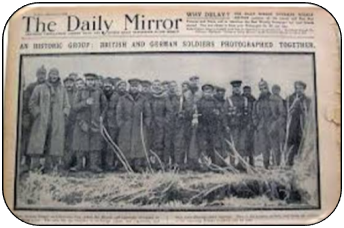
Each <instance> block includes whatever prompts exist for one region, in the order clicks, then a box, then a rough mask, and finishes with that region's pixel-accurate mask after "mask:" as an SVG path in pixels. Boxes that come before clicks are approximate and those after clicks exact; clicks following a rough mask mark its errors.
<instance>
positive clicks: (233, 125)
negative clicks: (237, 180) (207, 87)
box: [224, 80, 252, 170]
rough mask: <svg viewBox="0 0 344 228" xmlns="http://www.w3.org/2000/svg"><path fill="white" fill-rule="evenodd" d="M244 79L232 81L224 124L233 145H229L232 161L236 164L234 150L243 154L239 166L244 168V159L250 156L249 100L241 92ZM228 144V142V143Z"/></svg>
mask: <svg viewBox="0 0 344 228" xmlns="http://www.w3.org/2000/svg"><path fill="white" fill-rule="evenodd" d="M241 84H242V81H240V80H234V81H232V82H231V85H232V95H231V96H230V97H228V98H227V99H226V102H225V105H224V112H225V115H224V125H225V128H226V139H227V141H229V142H230V143H231V144H232V145H233V146H234V148H233V146H232V147H229V148H228V150H229V151H230V163H231V164H232V165H234V163H235V156H236V155H237V154H236V153H235V152H234V150H236V152H237V153H238V154H239V155H240V156H241V159H238V161H239V162H238V165H237V168H238V169H240V170H244V167H245V166H244V164H243V159H246V158H247V157H248V158H249V159H252V158H251V157H250V154H248V152H247V150H246V138H247V124H248V118H249V115H248V100H247V98H246V97H244V96H243V95H242V94H241ZM227 146H228V144H227Z"/></svg>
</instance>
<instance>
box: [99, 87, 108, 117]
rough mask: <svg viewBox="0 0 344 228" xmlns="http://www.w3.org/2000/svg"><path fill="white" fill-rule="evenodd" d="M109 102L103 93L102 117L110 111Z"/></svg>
mask: <svg viewBox="0 0 344 228" xmlns="http://www.w3.org/2000/svg"><path fill="white" fill-rule="evenodd" d="M108 108H109V107H108V102H107V99H106V96H105V94H104V93H103V92H102V93H101V95H100V116H103V117H104V115H105V113H106V111H107V110H108Z"/></svg>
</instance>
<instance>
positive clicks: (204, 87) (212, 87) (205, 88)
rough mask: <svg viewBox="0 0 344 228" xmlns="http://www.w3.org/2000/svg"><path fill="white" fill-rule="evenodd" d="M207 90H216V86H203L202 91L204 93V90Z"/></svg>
mask: <svg viewBox="0 0 344 228" xmlns="http://www.w3.org/2000/svg"><path fill="white" fill-rule="evenodd" d="M207 89H210V90H212V91H213V90H214V86H213V85H211V84H204V85H203V86H202V91H204V90H207Z"/></svg>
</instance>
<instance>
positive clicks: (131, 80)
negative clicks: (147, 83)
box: [128, 78, 141, 86]
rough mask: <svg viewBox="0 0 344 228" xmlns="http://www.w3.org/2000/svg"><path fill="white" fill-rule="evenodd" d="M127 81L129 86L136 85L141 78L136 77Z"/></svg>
mask: <svg viewBox="0 0 344 228" xmlns="http://www.w3.org/2000/svg"><path fill="white" fill-rule="evenodd" d="M128 82H129V84H130V85H131V86H138V85H140V84H141V80H140V79H137V78H133V79H129V80H128Z"/></svg>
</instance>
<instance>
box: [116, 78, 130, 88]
mask: <svg viewBox="0 0 344 228" xmlns="http://www.w3.org/2000/svg"><path fill="white" fill-rule="evenodd" d="M123 83H124V84H127V82H126V81H124V80H121V79H119V80H118V81H117V82H116V84H115V86H116V87H118V86H119V85H120V84H123Z"/></svg>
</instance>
